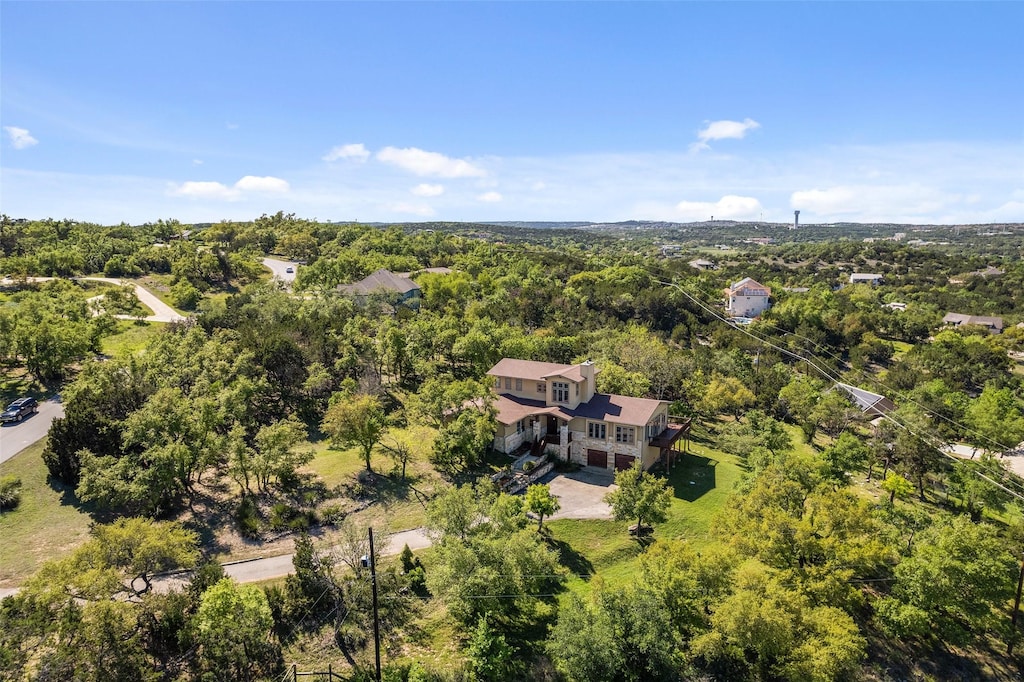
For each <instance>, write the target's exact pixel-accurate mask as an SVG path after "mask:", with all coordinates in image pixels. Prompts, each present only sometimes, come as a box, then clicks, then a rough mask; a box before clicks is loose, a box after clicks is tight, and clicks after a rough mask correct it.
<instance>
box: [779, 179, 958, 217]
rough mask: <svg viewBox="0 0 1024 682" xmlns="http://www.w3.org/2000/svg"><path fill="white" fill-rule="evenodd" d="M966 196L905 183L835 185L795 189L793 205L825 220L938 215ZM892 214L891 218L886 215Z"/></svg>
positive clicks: (791, 202)
mask: <svg viewBox="0 0 1024 682" xmlns="http://www.w3.org/2000/svg"><path fill="white" fill-rule="evenodd" d="M962 199H963V197H961V196H960V195H958V194H948V193H944V192H941V191H939V190H937V189H935V188H933V187H927V186H924V185H920V184H916V183H911V184H904V185H836V186H834V187H827V188H825V189H817V188H815V189H809V190H801V191H797V192H793V194H792V195H791V196H790V200H789V203H790V206H791V207H792V208H795V209H800V210H801V211H807V212H808V213H811V214H814V215H815V216H817V217H818V218H820V219H822V220H823V221H825V222H833V221H834V220H835V219H837V218H838V219H842V220H846V219H850V216H856V217H857V219H859V220H868V221H870V220H895V219H896V218H902V219H906V218H909V217H914V216H928V215H936V214H938V213H939V212H940V211H942V210H943V209H944V208H945V207H946V206H947V205H949V204H950V203H952V202H960V201H961V200H962ZM886 216H892V218H886Z"/></svg>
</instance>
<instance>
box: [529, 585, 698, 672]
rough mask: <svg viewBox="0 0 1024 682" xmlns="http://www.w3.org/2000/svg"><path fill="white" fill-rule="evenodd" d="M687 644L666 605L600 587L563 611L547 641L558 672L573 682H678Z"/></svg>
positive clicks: (640, 593) (647, 595) (650, 596)
mask: <svg viewBox="0 0 1024 682" xmlns="http://www.w3.org/2000/svg"><path fill="white" fill-rule="evenodd" d="M681 643H682V640H681V639H680V637H679V636H678V634H677V633H676V632H675V631H674V630H673V628H672V626H671V617H670V614H669V609H668V607H667V605H666V603H665V602H664V601H663V600H662V599H660V598H659V596H658V595H656V594H655V593H653V592H651V591H648V590H646V589H640V588H632V589H627V590H609V589H605V588H602V587H600V586H598V587H595V589H594V591H593V593H592V597H591V600H590V601H589V602H585V601H583V600H582V599H580V598H579V597H576V596H575V595H574V596H572V597H571V598H570V599H568V600H567V601H566V602H565V603H564V604H563V605H562V607H561V608H560V609H559V611H558V621H557V622H556V623H555V626H554V627H553V628H552V629H551V635H550V636H549V637H548V651H549V652H550V655H551V658H552V660H553V661H554V663H555V667H556V668H558V670H559V671H560V672H561V673H562V674H563V675H565V677H566V678H567V679H568V680H570V681H571V682H576V681H579V682H583V681H584V680H586V681H589V680H598V681H601V680H608V681H609V682H610V681H612V680H659V679H664V680H668V679H679V678H680V677H679V673H680V672H681V670H680V668H683V661H682V656H681Z"/></svg>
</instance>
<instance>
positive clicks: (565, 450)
mask: <svg viewBox="0 0 1024 682" xmlns="http://www.w3.org/2000/svg"><path fill="white" fill-rule="evenodd" d="M558 456H559V458H561V459H562V460H564V461H566V462H568V461H569V422H565V423H564V424H561V425H559V427H558Z"/></svg>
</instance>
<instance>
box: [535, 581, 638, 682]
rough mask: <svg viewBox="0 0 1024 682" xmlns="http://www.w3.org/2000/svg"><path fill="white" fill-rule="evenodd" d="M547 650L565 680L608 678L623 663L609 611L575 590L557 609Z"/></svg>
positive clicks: (599, 680)
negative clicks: (596, 605)
mask: <svg viewBox="0 0 1024 682" xmlns="http://www.w3.org/2000/svg"><path fill="white" fill-rule="evenodd" d="M547 644H548V652H549V655H550V656H551V658H552V660H553V661H554V663H555V667H556V668H558V671H559V672H561V673H562V674H563V675H565V677H566V679H568V680H569V682H612V681H613V680H616V679H617V675H618V671H619V670H620V669H621V668H622V666H623V657H622V652H621V651H620V649H619V643H618V640H617V639H616V637H615V630H614V627H613V624H612V614H610V613H608V612H607V611H605V610H604V609H598V608H596V607H594V606H592V605H590V604H588V603H587V602H584V601H583V599H581V598H580V597H579V596H578V595H576V594H570V595H569V597H568V599H566V601H565V602H564V603H563V604H562V606H561V607H560V608H559V609H558V620H557V621H556V622H555V625H554V627H553V628H552V629H551V635H550V636H549V637H548V643H547Z"/></svg>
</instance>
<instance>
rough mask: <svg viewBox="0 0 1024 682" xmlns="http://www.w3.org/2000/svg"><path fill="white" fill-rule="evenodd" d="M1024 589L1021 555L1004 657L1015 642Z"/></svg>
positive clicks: (1023, 556) (1022, 559)
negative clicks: (1008, 640)
mask: <svg viewBox="0 0 1024 682" xmlns="http://www.w3.org/2000/svg"><path fill="white" fill-rule="evenodd" d="M1021 588H1024V555H1021V562H1020V575H1019V576H1018V577H1017V596H1016V597H1015V598H1014V600H1013V617H1012V618H1010V642H1009V643H1008V644H1007V645H1006V655H1007V656H1009V655H1010V654H1012V653H1013V645H1014V642H1016V641H1017V614H1018V613H1019V612H1020V592H1021Z"/></svg>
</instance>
